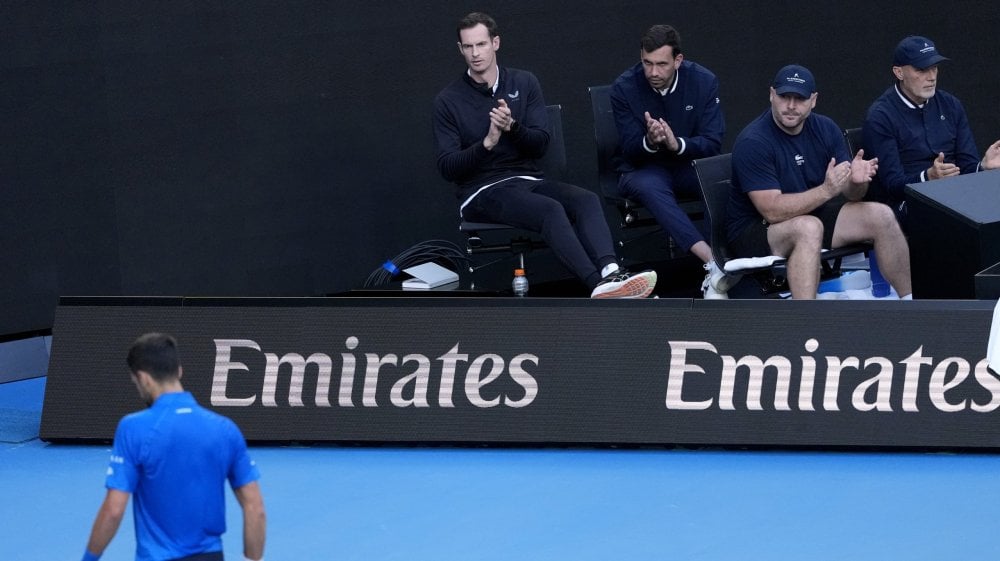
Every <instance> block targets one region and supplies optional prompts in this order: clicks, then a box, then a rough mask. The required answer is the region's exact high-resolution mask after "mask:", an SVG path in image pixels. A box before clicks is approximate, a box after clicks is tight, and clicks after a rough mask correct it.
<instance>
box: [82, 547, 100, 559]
mask: <svg viewBox="0 0 1000 561" xmlns="http://www.w3.org/2000/svg"><path fill="white" fill-rule="evenodd" d="M100 558H101V556H100V555H94V554H93V553H91V552H90V550H89V549H87V548H83V559H82V561H97V560H98V559H100Z"/></svg>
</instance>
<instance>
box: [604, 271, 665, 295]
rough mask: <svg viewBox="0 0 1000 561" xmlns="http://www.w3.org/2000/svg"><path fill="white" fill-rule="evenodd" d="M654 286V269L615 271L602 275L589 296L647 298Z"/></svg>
mask: <svg viewBox="0 0 1000 561" xmlns="http://www.w3.org/2000/svg"><path fill="white" fill-rule="evenodd" d="M655 286H656V271H643V272H641V273H628V272H625V271H615V272H614V273H612V274H610V275H608V276H606V277H604V279H603V280H601V282H600V284H598V285H597V286H596V287H595V288H594V291H593V292H591V293H590V297H591V298H648V297H649V295H650V294H652V293H653V288H654V287H655Z"/></svg>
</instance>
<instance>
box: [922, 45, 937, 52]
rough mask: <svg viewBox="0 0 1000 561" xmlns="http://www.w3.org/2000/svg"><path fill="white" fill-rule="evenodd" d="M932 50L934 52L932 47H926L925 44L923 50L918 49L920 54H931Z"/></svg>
mask: <svg viewBox="0 0 1000 561" xmlns="http://www.w3.org/2000/svg"><path fill="white" fill-rule="evenodd" d="M933 50H934V45H928V44H927V43H924V48H922V49H920V52H922V53H929V52H932V51H933Z"/></svg>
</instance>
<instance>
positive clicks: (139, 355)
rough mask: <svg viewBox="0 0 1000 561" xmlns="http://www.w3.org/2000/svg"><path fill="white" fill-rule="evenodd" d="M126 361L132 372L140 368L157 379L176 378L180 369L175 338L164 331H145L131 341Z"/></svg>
mask: <svg viewBox="0 0 1000 561" xmlns="http://www.w3.org/2000/svg"><path fill="white" fill-rule="evenodd" d="M127 362H128V368H129V370H131V371H132V373H133V374H135V373H136V372H138V371H140V370H142V371H143V372H148V373H149V375H150V376H152V377H153V379H155V380H157V381H163V380H168V379H170V378H176V377H177V374H178V372H179V371H180V359H179V358H178V357H177V340H175V339H174V338H173V337H171V336H170V335H167V334H166V333H146V334H145V335H142V336H140V337H139V338H138V339H136V340H135V342H134V343H132V347H131V348H130V349H129V350H128V359H127Z"/></svg>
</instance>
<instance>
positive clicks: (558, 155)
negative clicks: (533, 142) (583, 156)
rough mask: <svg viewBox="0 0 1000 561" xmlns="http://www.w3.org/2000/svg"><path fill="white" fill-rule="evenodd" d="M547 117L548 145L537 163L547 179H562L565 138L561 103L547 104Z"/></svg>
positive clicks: (564, 162) (564, 161)
mask: <svg viewBox="0 0 1000 561" xmlns="http://www.w3.org/2000/svg"><path fill="white" fill-rule="evenodd" d="M545 111H546V113H547V114H548V118H549V147H548V148H547V149H546V150H545V155H544V156H542V159H541V160H539V161H538V165H540V166H541V167H542V171H544V172H545V177H546V178H548V179H557V180H558V179H563V178H564V177H565V176H566V139H565V138H563V126H562V105H547V106H545Z"/></svg>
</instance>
